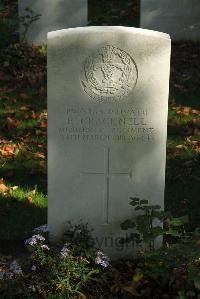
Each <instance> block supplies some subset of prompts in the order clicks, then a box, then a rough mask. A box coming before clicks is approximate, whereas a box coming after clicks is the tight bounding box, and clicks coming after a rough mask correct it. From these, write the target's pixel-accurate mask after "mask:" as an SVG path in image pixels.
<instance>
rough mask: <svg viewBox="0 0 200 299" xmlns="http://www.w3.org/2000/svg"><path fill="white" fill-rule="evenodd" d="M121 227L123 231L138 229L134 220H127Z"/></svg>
mask: <svg viewBox="0 0 200 299" xmlns="http://www.w3.org/2000/svg"><path fill="white" fill-rule="evenodd" d="M120 226H121V229H123V230H127V229H129V228H134V227H136V224H135V222H133V221H132V220H130V219H127V220H125V221H124V222H123V223H121V224H120Z"/></svg>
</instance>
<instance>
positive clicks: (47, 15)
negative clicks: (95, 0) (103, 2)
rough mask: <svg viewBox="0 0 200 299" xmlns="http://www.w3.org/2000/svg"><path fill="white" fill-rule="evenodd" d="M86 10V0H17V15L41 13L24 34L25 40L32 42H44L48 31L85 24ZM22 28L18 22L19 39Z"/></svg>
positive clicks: (21, 36) (21, 35) (21, 34)
mask: <svg viewBox="0 0 200 299" xmlns="http://www.w3.org/2000/svg"><path fill="white" fill-rule="evenodd" d="M26 8H28V9H29V10H31V11H32V13H30V12H29V11H27V10H26ZM87 10H88V8H87V0H19V3H18V14H19V17H23V16H25V15H31V14H32V16H36V15H41V16H40V17H39V19H38V20H36V21H34V22H33V23H32V24H31V25H30V26H29V28H28V32H27V35H26V41H27V42H29V43H34V44H42V43H46V42H47V33H48V32H49V31H54V30H59V29H63V28H73V27H79V26H87ZM28 20H30V19H26V22H27V21H28ZM24 30H25V28H24V26H23V25H22V22H20V38H21V39H23V35H24Z"/></svg>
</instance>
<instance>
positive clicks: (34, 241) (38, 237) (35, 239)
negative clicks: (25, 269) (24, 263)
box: [25, 235, 45, 246]
mask: <svg viewBox="0 0 200 299" xmlns="http://www.w3.org/2000/svg"><path fill="white" fill-rule="evenodd" d="M44 240H45V238H44V237H43V236H41V235H34V236H32V237H31V238H29V239H27V240H26V241H25V244H26V245H31V246H34V245H37V244H38V242H43V241H44Z"/></svg>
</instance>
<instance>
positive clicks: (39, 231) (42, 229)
mask: <svg viewBox="0 0 200 299" xmlns="http://www.w3.org/2000/svg"><path fill="white" fill-rule="evenodd" d="M48 231H49V228H48V225H47V224H44V225H41V226H39V227H36V228H34V230H33V233H34V234H42V233H47V232H48Z"/></svg>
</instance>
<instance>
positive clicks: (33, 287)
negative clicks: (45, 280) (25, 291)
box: [28, 285, 36, 292]
mask: <svg viewBox="0 0 200 299" xmlns="http://www.w3.org/2000/svg"><path fill="white" fill-rule="evenodd" d="M28 288H29V289H31V291H33V292H35V291H36V288H35V286H34V285H30V286H29V287H28Z"/></svg>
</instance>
